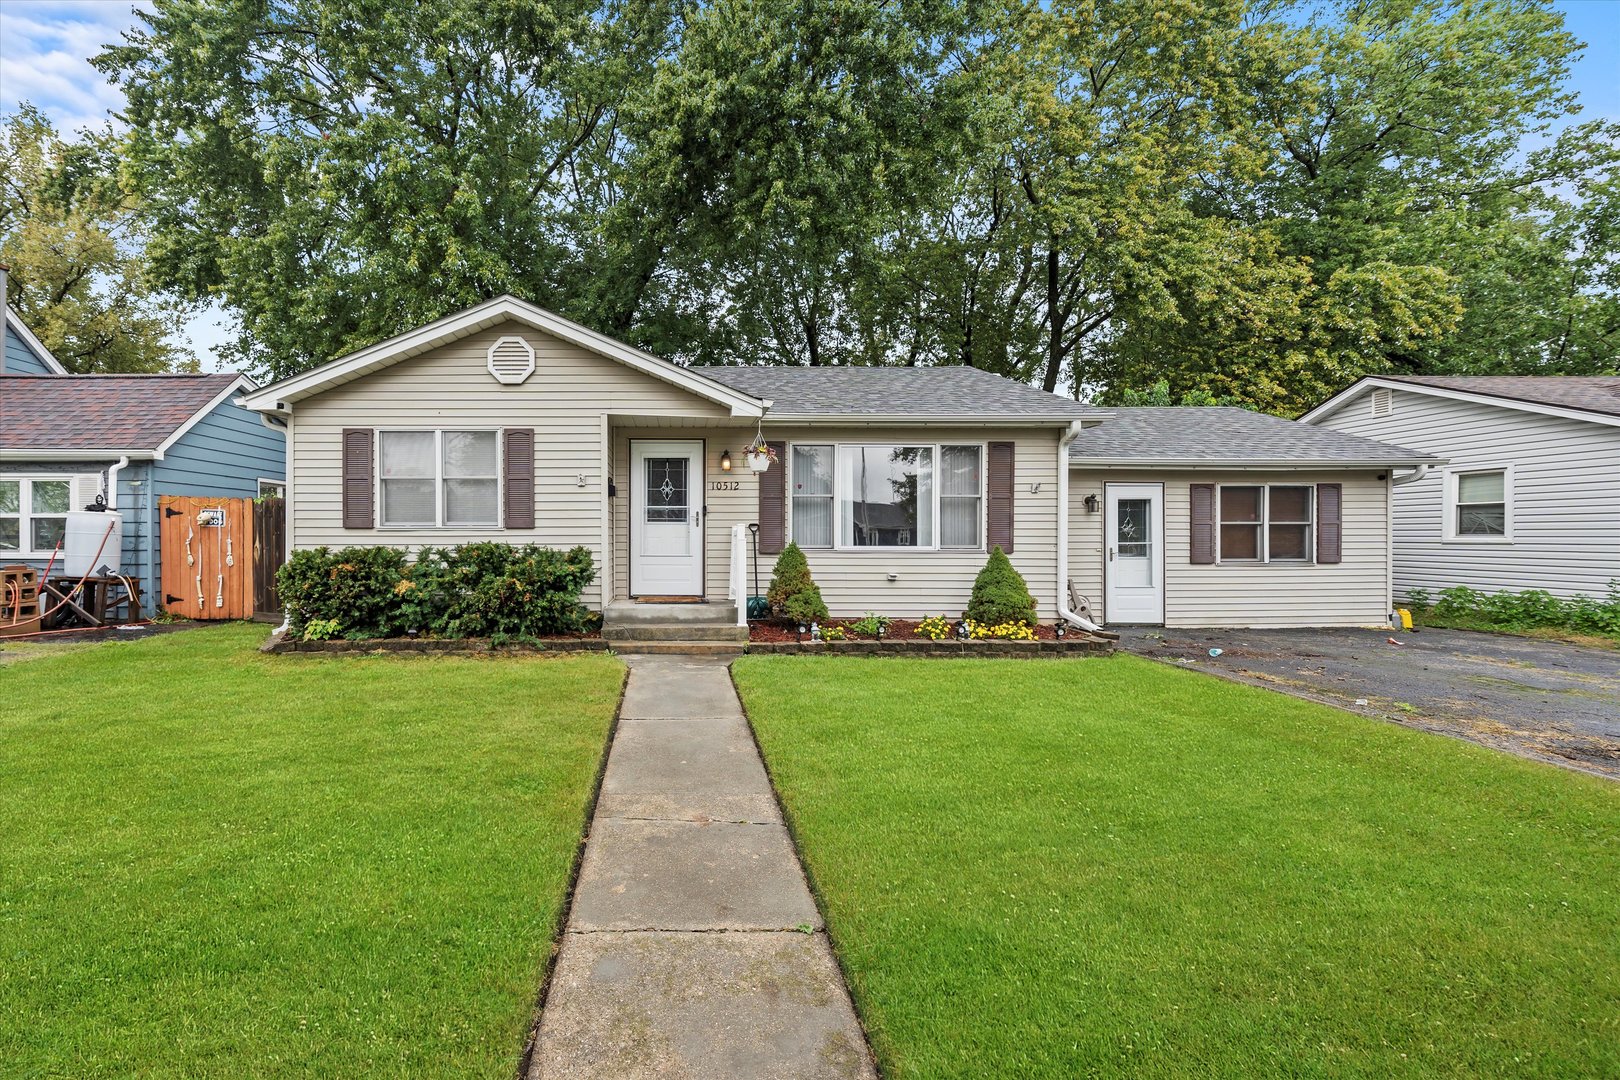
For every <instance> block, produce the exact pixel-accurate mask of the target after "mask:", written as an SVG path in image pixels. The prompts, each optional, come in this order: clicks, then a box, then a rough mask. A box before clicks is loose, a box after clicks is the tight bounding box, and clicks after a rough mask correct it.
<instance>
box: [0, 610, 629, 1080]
mask: <svg viewBox="0 0 1620 1080" xmlns="http://www.w3.org/2000/svg"><path fill="white" fill-rule="evenodd" d="M265 632H266V628H265V627H262V626H258V627H254V626H242V625H233V626H223V627H215V628H209V629H199V630H189V631H185V632H183V633H174V634H168V635H163V636H159V637H154V638H150V639H147V640H144V641H138V642H118V643H109V644H105V645H93V646H86V647H74V648H73V649H72V650H71V651H67V652H64V653H63V654H61V655H59V656H42V657H40V656H36V657H35V658H33V659H30V660H28V662H26V663H21V664H15V665H11V666H8V667H4V668H0V695H3V696H0V794H3V798H4V814H3V815H0V1061H3V1062H5V1064H4V1066H0V1073H4V1075H6V1076H17V1077H74V1078H81V1077H102V1076H106V1077H113V1076H116V1077H125V1076H142V1077H171V1076H172V1077H178V1076H187V1077H203V1076H209V1077H212V1076H253V1077H357V1076H411V1077H458V1078H459V1077H473V1076H482V1077H499V1078H501V1080H508V1078H510V1077H511V1076H512V1075H513V1073H514V1071H515V1070H516V1068H517V1061H518V1056H519V1054H520V1053H521V1050H522V1046H523V1040H524V1037H525V1036H526V1034H527V1030H528V1026H529V1024H530V1022H531V1020H532V1018H533V1009H534V1003H535V999H536V995H537V993H538V990H539V986H540V981H541V978H542V975H543V973H544V969H545V965H546V963H547V962H548V959H547V958H548V953H549V948H550V944H551V941H552V938H553V933H554V931H555V929H556V926H557V922H558V917H559V913H560V910H561V906H562V903H563V898H564V890H565V889H566V887H567V883H568V875H569V871H570V869H571V866H572V862H573V857H574V853H575V850H576V846H577V844H578V842H579V838H580V835H581V832H582V829H583V826H584V816H585V811H586V804H587V802H588V800H589V796H590V792H591V788H592V784H593V781H594V778H595V775H596V769H597V766H598V763H599V762H600V760H601V755H602V751H603V748H604V745H605V742H606V736H607V732H608V728H609V725H610V723H611V719H612V716H613V712H614V709H615V707H616V704H617V702H618V696H619V690H620V687H621V685H622V681H623V667H622V665H620V664H619V663H618V661H616V660H615V659H613V658H610V657H603V656H576V657H568V658H536V659H529V660H494V661H492V660H481V659H451V658H442V657H440V658H432V659H422V658H384V657H361V656H355V657H341V658H333V659H326V658H322V659H314V658H307V657H266V656H262V655H260V654H258V653H257V652H255V651H254V647H255V646H256V645H257V644H258V643H259V642H261V641H262V640H263V638H264V635H265ZM8 648H9V646H8Z"/></svg>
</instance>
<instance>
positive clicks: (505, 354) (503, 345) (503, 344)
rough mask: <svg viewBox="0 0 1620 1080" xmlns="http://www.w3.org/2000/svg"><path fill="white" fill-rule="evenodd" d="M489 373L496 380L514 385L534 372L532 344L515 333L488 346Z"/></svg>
mask: <svg viewBox="0 0 1620 1080" xmlns="http://www.w3.org/2000/svg"><path fill="white" fill-rule="evenodd" d="M489 373H490V374H491V375H493V376H495V381H496V382H501V383H506V384H507V385H508V386H516V385H517V384H518V383H520V382H522V381H523V380H524V379H527V378H528V377H529V376H530V375H533V374H534V346H532V345H530V344H529V343H528V342H527V341H525V340H523V339H522V338H520V337H517V336H515V335H509V336H507V337H503V338H501V339H500V340H499V341H497V342H495V344H493V345H491V346H490V347H489Z"/></svg>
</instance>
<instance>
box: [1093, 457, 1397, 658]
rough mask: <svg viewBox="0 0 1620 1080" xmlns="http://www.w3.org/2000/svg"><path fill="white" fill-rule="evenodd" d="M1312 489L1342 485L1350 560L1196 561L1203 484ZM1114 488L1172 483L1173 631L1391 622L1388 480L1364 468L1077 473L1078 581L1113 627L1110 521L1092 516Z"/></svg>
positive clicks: (1169, 596)
mask: <svg viewBox="0 0 1620 1080" xmlns="http://www.w3.org/2000/svg"><path fill="white" fill-rule="evenodd" d="M1211 483H1212V484H1217V485H1230V486H1250V485H1261V484H1263V485H1278V486H1296V485H1298V486H1306V487H1309V488H1312V489H1314V488H1315V486H1316V485H1318V484H1329V483H1333V484H1340V485H1342V487H1343V495H1344V521H1343V524H1342V526H1341V529H1342V537H1343V541H1342V542H1343V557H1342V560H1341V561H1340V562H1338V563H1335V564H1320V563H1317V562H1315V561H1314V560H1311V559H1306V560H1301V561H1282V560H1277V561H1272V562H1256V561H1253V560H1248V559H1244V560H1233V559H1228V560H1223V561H1219V562H1216V563H1214V564H1212V565H1199V564H1194V563H1193V562H1191V561H1190V559H1189V557H1188V554H1189V551H1190V549H1191V546H1192V544H1191V535H1190V533H1191V528H1190V525H1191V514H1190V509H1189V496H1190V493H1191V491H1192V485H1194V484H1211ZM1108 484H1162V485H1163V486H1164V522H1165V532H1164V545H1165V558H1164V577H1165V582H1164V625H1166V626H1279V627H1281V626H1380V625H1383V624H1384V623H1385V622H1386V621H1387V620H1388V618H1389V609H1390V602H1389V601H1390V568H1389V515H1388V507H1389V481H1388V479H1387V478H1385V477H1382V476H1381V474H1379V473H1376V472H1373V471H1370V470H1362V471H1359V472H1344V471H1339V470H1320V469H1316V470H1304V471H1280V470H1275V471H1264V472H1238V471H1223V470H1215V471H1210V472H1204V471H1193V470H1185V469H1183V470H1177V471H1153V470H1143V469H1121V470H1117V471H1114V470H1110V471H1100V470H1096V469H1078V468H1077V469H1076V470H1075V471H1074V474H1073V480H1072V487H1071V494H1070V498H1069V538H1070V539H1069V574H1070V576H1071V577H1072V578H1073V580H1074V582H1075V586H1076V588H1077V589H1079V591H1080V592H1082V593H1083V594H1085V595H1086V596H1088V597H1090V598H1092V600H1093V601H1094V603H1095V605H1096V611H1097V612H1098V614H1099V615H1100V616H1101V617H1102V619H1103V620H1104V621H1105V622H1106V621H1108V620H1110V619H1111V618H1112V617H1111V616H1110V615H1109V613H1108V610H1107V602H1106V597H1105V593H1104V575H1105V574H1106V572H1107V567H1108V546H1109V545H1108V544H1107V543H1106V542H1105V541H1106V536H1105V532H1104V527H1103V526H1104V515H1103V514H1102V513H1101V512H1100V511H1098V512H1092V511H1088V510H1087V509H1086V503H1085V497H1086V495H1088V494H1095V495H1096V496H1097V497H1098V500H1099V502H1100V501H1101V500H1102V498H1103V496H1104V494H1105V490H1106V485H1108Z"/></svg>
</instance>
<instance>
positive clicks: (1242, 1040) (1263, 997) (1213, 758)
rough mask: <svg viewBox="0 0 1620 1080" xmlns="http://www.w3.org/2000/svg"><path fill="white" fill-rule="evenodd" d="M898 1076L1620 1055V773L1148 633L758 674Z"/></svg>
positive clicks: (1601, 1059) (777, 769)
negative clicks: (1233, 678)
mask: <svg viewBox="0 0 1620 1080" xmlns="http://www.w3.org/2000/svg"><path fill="white" fill-rule="evenodd" d="M733 670H734V674H735V678H736V681H737V684H738V686H739V688H740V690H741V691H742V696H743V700H744V702H745V704H746V705H747V708H748V711H749V715H750V718H751V720H752V723H753V725H754V728H755V731H756V733H757V735H758V738H759V740H760V743H761V745H762V747H763V749H764V751H765V757H766V761H767V763H768V765H769V767H770V769H771V772H772V775H773V778H774V780H775V782H776V784H777V787H778V790H779V792H780V794H781V796H782V799H783V802H784V804H785V806H786V808H787V810H788V814H789V818H790V821H791V823H792V826H793V828H794V830H795V833H796V836H797V838H798V840H799V842H800V844H801V850H802V853H803V855H804V858H805V861H806V864H807V869H808V871H809V872H810V875H811V877H812V879H813V881H814V884H815V886H816V888H817V891H818V893H819V895H820V897H821V900H822V903H823V904H824V907H825V911H826V915H827V918H828V922H829V929H830V932H831V933H832V935H833V939H834V941H835V943H836V945H837V948H838V950H839V954H840V957H841V959H842V961H843V963H844V965H845V966H846V969H847V971H848V974H849V976H850V980H851V984H852V990H853V992H854V994H855V997H856V1000H857V1003H858V1005H859V1007H860V1009H861V1012H862V1017H863V1019H864V1020H865V1022H866V1023H867V1025H868V1027H869V1030H870V1032H871V1034H872V1038H873V1042H874V1045H875V1049H876V1051H877V1054H878V1057H879V1059H880V1061H881V1063H882V1064H883V1066H884V1069H885V1074H886V1075H887V1076H889V1077H899V1078H913V1077H929V1078H932V1077H956V1076H960V1077H1037V1076H1038V1077H1070V1076H1131V1077H1209V1076H1224V1077H1250V1076H1279V1077H1280V1076H1334V1077H1340V1076H1358V1077H1383V1076H1413V1077H1416V1076H1424V1077H1427V1076H1547V1077H1553V1076H1557V1077H1574V1076H1590V1077H1598V1076H1611V1077H1612V1076H1616V1075H1620V933H1617V932H1616V929H1615V909H1616V907H1615V906H1616V901H1617V898H1620V787H1616V786H1615V785H1614V784H1613V783H1611V782H1608V781H1604V780H1600V779H1596V778H1593V777H1588V776H1583V775H1577V774H1573V773H1568V772H1563V771H1560V770H1558V769H1554V768H1551V767H1548V766H1543V765H1538V764H1534V763H1530V762H1526V761H1523V760H1520V759H1518V758H1514V757H1510V756H1508V755H1506V754H1501V753H1497V752H1493V751H1490V750H1486V749H1483V748H1480V747H1476V746H1470V745H1468V744H1465V743H1462V742H1456V741H1452V740H1449V739H1444V738H1440V737H1436V736H1430V735H1425V734H1423V733H1421V732H1415V731H1411V730H1407V729H1404V728H1400V727H1397V726H1394V725H1386V724H1381V723H1378V722H1374V721H1369V720H1366V719H1362V718H1360V717H1356V716H1352V715H1349V714H1347V713H1343V712H1339V711H1337V710H1334V709H1329V708H1326V707H1323V706H1318V705H1314V704H1311V703H1309V702H1303V701H1298V700H1296V699H1293V698H1289V697H1285V696H1283V695H1280V694H1273V693H1269V692H1266V691H1263V690H1257V689H1253V688H1250V687H1244V686H1238V685H1233V684H1230V683H1226V682H1222V681H1219V680H1216V679H1212V678H1208V677H1205V676H1200V675H1197V674H1193V673H1189V672H1179V671H1175V670H1171V669H1168V668H1166V667H1164V666H1162V665H1158V664H1154V663H1151V662H1149V661H1146V660H1141V659H1137V658H1134V657H1128V656H1116V657H1113V658H1111V659H1108V660H1074V661H1056V660H1054V661H1045V660H1041V661H1033V660H952V661H938V660H899V659H879V658H874V659H862V660H857V659H846V658H824V657H808V658H807V657H749V658H744V659H742V660H740V661H738V662H737V664H736V665H735V667H734V669H733Z"/></svg>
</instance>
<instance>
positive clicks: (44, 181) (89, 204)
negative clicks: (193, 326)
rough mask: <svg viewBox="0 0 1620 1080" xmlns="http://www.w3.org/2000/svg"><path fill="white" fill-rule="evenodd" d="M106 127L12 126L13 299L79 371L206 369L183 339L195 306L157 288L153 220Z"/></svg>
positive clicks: (26, 115) (2, 140) (1, 139)
mask: <svg viewBox="0 0 1620 1080" xmlns="http://www.w3.org/2000/svg"><path fill="white" fill-rule="evenodd" d="M117 162H118V147H117V143H116V140H115V139H114V138H113V137H112V136H110V135H108V134H106V133H101V134H99V135H92V136H89V137H87V138H85V139H82V140H80V141H76V142H75V141H67V140H64V139H63V138H62V137H61V136H60V135H59V134H58V133H57V131H56V129H55V128H54V127H53V126H52V125H51V123H50V121H49V120H47V119H46V118H45V116H44V115H43V114H42V113H40V111H39V110H38V109H35V108H33V107H32V106H29V105H24V106H22V107H21V108H20V109H19V110H18V111H17V112H16V114H14V115H12V116H10V117H8V118H6V120H5V123H4V124H0V263H5V264H6V265H7V266H8V267H9V269H10V275H9V282H8V285H7V289H6V299H7V302H8V303H10V304H11V305H12V306H14V307H15V308H16V309H17V311H18V313H19V314H20V315H21V316H22V319H23V321H24V322H25V323H26V324H27V325H28V328H29V329H30V330H32V331H33V332H34V333H35V334H36V335H37V336H38V337H39V339H40V341H41V342H42V343H43V344H44V345H45V347H46V348H48V349H50V350H51V353H52V354H53V355H54V356H55V357H56V358H57V359H58V360H60V361H61V362H62V365H63V366H64V367H66V368H67V369H68V370H69V371H72V372H79V373H91V372H131V371H132V372H145V371H165V370H169V369H171V368H185V369H195V368H196V366H197V362H196V359H195V358H194V357H193V356H192V355H191V354H190V353H189V352H188V351H186V350H185V349H184V348H183V347H181V346H179V345H177V344H175V342H174V340H173V339H174V335H175V334H176V333H177V332H178V331H179V329H180V327H181V324H182V322H183V319H184V316H185V312H186V309H187V305H186V304H185V303H184V302H183V300H182V299H181V298H180V297H179V296H178V295H177V294H176V293H175V292H173V291H172V290H169V289H165V288H163V287H161V286H159V285H157V284H155V283H154V282H153V281H152V279H151V275H149V274H148V273H147V270H146V263H145V260H144V257H143V251H142V247H143V243H144V222H143V219H142V217H141V215H140V214H139V212H138V206H137V204H136V201H135V199H134V198H133V197H132V196H131V195H130V194H129V193H128V192H127V191H125V190H124V189H123V188H122V187H121V186H120V184H119V181H118V164H117Z"/></svg>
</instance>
